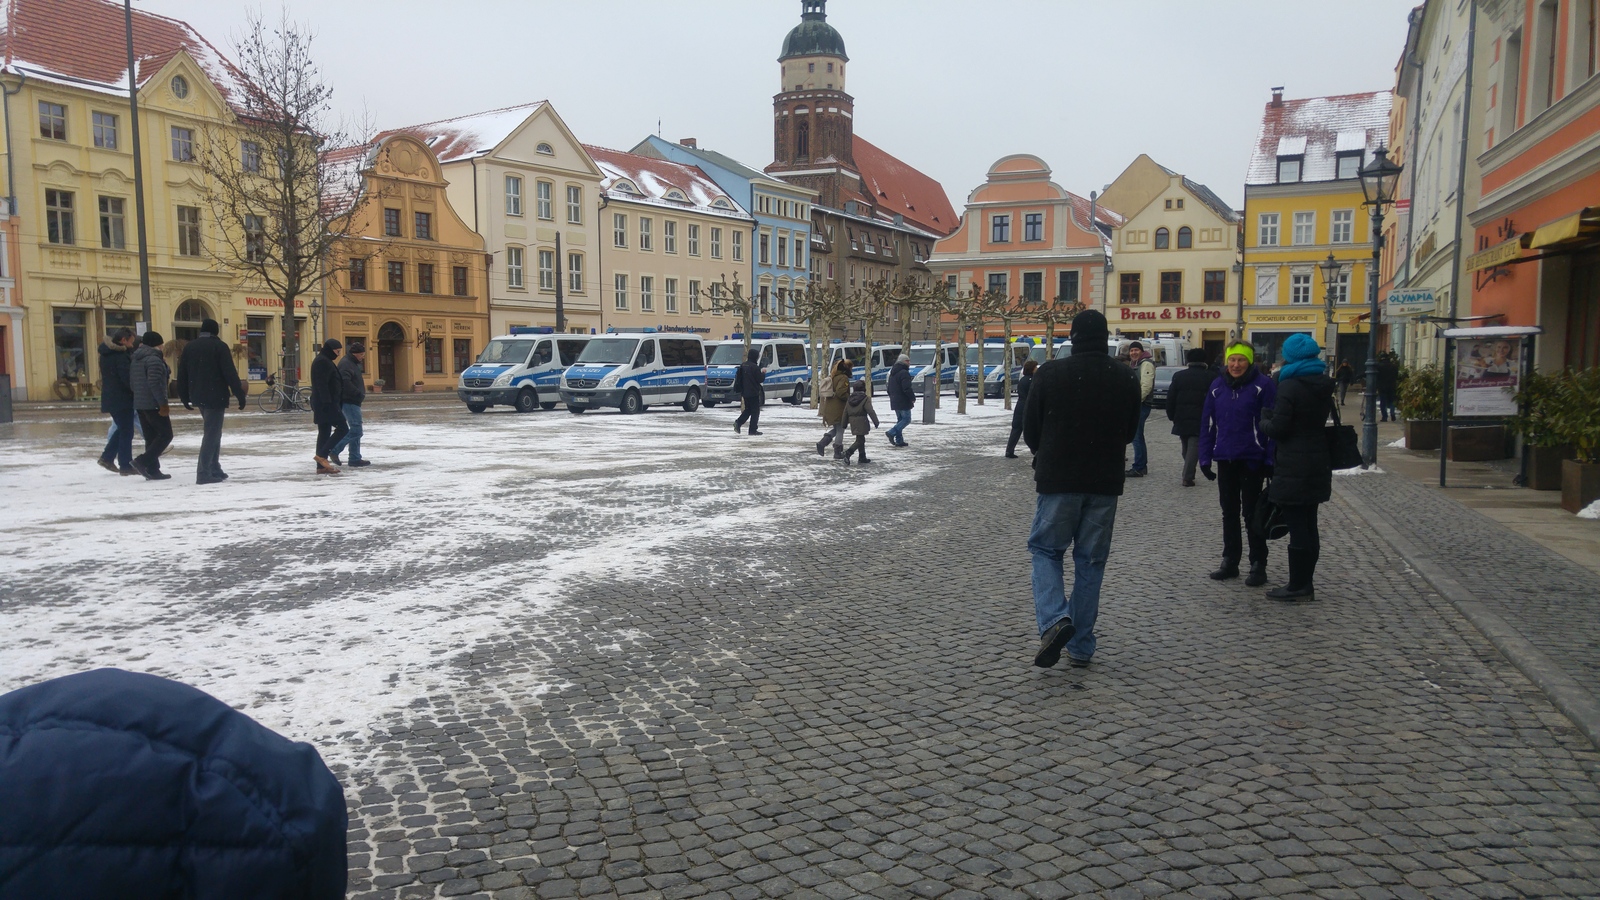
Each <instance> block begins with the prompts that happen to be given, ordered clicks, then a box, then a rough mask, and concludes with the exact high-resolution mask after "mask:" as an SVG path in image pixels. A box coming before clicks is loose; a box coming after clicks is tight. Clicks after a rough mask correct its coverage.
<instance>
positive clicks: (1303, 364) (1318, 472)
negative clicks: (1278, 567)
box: [1262, 334, 1334, 601]
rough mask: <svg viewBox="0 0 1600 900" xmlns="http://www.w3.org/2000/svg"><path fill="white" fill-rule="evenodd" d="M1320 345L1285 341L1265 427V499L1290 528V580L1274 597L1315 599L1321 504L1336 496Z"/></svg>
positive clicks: (1329, 392) (1329, 397) (1304, 339)
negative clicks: (1269, 443)
mask: <svg viewBox="0 0 1600 900" xmlns="http://www.w3.org/2000/svg"><path fill="white" fill-rule="evenodd" d="M1321 352H1322V348H1321V347H1318V346H1317V342H1316V341H1314V340H1312V339H1311V338H1310V337H1309V336H1307V335H1304V334H1296V335H1293V336H1291V337H1290V338H1289V339H1288V340H1287V341H1284V343H1283V360H1284V365H1283V369H1282V370H1281V371H1280V372H1279V373H1278V396H1277V401H1276V402H1275V403H1274V404H1273V406H1272V410H1271V414H1270V415H1269V416H1268V417H1267V418H1266V419H1265V421H1264V422H1263V423H1262V431H1263V432H1265V434H1266V436H1267V437H1269V438H1271V439H1272V440H1273V441H1274V442H1275V443H1276V447H1275V448H1274V455H1273V471H1272V486H1271V487H1269V488H1268V489H1267V497H1268V498H1269V499H1271V500H1272V502H1273V503H1276V504H1277V505H1278V506H1279V508H1281V509H1282V510H1283V518H1284V522H1285V523H1286V524H1288V526H1289V583H1288V584H1286V585H1284V586H1283V587H1279V588H1273V589H1272V590H1270V591H1268V592H1267V596H1268V597H1271V598H1272V599H1274V600H1289V601H1296V600H1298V601H1310V600H1315V599H1317V594H1316V590H1315V589H1314V588H1313V576H1315V575H1316V571H1317V558H1318V557H1319V556H1320V555H1321V551H1322V541H1321V537H1320V535H1319V534H1318V533H1317V507H1318V505H1320V504H1323V503H1327V502H1328V500H1329V499H1331V498H1332V496H1333V459H1332V457H1331V456H1330V455H1329V453H1328V439H1327V435H1326V428H1327V424H1328V416H1329V415H1331V414H1332V412H1333V390H1334V383H1333V379H1332V378H1329V377H1328V376H1327V375H1326V374H1325V373H1324V371H1323V365H1322V361H1321V360H1319V359H1318V358H1317V354H1319V353H1321Z"/></svg>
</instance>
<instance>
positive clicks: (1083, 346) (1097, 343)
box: [1072, 309, 1111, 353]
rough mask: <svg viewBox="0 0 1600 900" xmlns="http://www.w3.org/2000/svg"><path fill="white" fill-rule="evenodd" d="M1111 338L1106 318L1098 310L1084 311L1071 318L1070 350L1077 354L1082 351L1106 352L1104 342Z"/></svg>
mask: <svg viewBox="0 0 1600 900" xmlns="http://www.w3.org/2000/svg"><path fill="white" fill-rule="evenodd" d="M1110 337H1111V329H1110V327H1109V326H1107V325H1106V317H1105V315H1104V314H1103V313H1101V312H1100V311H1099V310H1094V309H1086V310H1084V311H1083V312H1081V313H1078V314H1077V315H1076V316H1073V318H1072V350H1073V352H1074V353H1079V352H1082V351H1084V350H1088V351H1091V352H1093V351H1098V352H1100V353H1104V352H1106V341H1107V340H1108V339H1109V338H1110Z"/></svg>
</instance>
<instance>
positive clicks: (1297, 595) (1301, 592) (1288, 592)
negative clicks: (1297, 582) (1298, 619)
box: [1267, 584, 1317, 603]
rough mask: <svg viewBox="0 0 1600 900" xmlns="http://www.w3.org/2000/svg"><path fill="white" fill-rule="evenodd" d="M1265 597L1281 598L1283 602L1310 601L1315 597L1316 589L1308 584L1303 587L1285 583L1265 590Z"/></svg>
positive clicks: (1271, 598)
mask: <svg viewBox="0 0 1600 900" xmlns="http://www.w3.org/2000/svg"><path fill="white" fill-rule="evenodd" d="M1267 599H1269V600H1282V601H1283V602H1285V603H1310V602H1312V601H1313V600H1315V599H1317V591H1316V588H1313V587H1312V586H1311V585H1309V584H1308V585H1306V586H1305V587H1303V588H1292V587H1289V586H1288V585H1287V584H1286V585H1284V586H1283V587H1276V588H1273V589H1272V590H1270V591H1267Z"/></svg>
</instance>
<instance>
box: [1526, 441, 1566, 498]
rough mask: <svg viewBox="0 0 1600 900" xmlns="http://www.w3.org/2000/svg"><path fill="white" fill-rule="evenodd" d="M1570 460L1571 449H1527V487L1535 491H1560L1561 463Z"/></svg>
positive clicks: (1563, 447) (1564, 447)
mask: <svg viewBox="0 0 1600 900" xmlns="http://www.w3.org/2000/svg"><path fill="white" fill-rule="evenodd" d="M1571 458H1572V448H1571V447H1568V446H1565V445H1563V446H1560V447H1529V448H1528V487H1529V489H1531V490H1535V491H1559V490H1561V461H1562V460H1566V459H1571Z"/></svg>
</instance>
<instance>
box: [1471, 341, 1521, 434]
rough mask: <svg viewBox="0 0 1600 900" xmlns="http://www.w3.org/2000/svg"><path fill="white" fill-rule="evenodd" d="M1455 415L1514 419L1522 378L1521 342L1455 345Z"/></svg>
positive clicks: (1473, 342)
mask: <svg viewBox="0 0 1600 900" xmlns="http://www.w3.org/2000/svg"><path fill="white" fill-rule="evenodd" d="M1455 362H1456V371H1455V415H1457V416H1514V415H1516V414H1517V401H1516V398H1515V394H1516V392H1517V389H1518V386H1519V382H1520V380H1521V377H1522V341H1521V340H1519V339H1517V338H1515V337H1499V338H1479V339H1473V340H1458V341H1456V360H1455Z"/></svg>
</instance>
